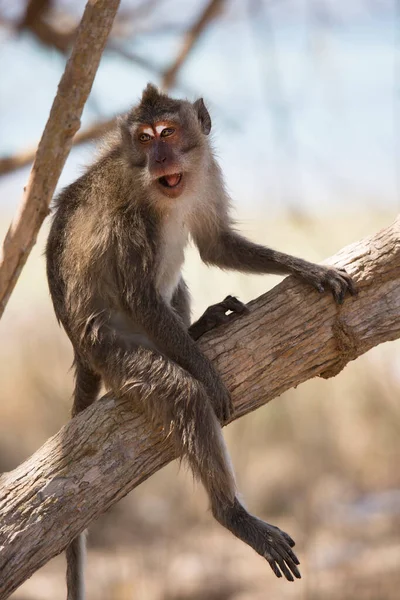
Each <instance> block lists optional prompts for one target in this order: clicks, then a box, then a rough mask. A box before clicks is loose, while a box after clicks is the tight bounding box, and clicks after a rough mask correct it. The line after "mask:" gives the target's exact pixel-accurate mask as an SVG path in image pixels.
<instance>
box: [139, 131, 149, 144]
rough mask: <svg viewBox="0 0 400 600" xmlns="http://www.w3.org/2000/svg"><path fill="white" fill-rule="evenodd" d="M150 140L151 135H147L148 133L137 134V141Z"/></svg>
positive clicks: (144, 141)
mask: <svg viewBox="0 0 400 600" xmlns="http://www.w3.org/2000/svg"><path fill="white" fill-rule="evenodd" d="M150 140H151V135H149V134H148V133H141V134H140V135H139V141H140V142H142V143H146V142H149V141H150Z"/></svg>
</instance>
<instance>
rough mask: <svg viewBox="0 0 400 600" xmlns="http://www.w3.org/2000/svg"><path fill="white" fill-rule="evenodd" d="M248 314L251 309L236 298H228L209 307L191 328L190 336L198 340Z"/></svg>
mask: <svg viewBox="0 0 400 600" xmlns="http://www.w3.org/2000/svg"><path fill="white" fill-rule="evenodd" d="M248 312H249V309H248V308H247V306H246V305H245V304H243V302H241V301H240V300H238V299H237V298H235V296H227V297H226V298H225V300H222V302H218V304H213V305H212V306H209V307H208V308H207V309H206V310H205V312H204V314H203V315H202V316H201V317H200V319H199V320H198V321H196V322H195V323H193V325H191V326H190V327H189V334H190V335H191V337H192V338H193V339H194V340H198V339H199V338H200V337H201V336H202V335H204V334H205V333H207V331H211V329H215V327H219V326H220V325H224V324H225V323H229V321H231V320H232V318H233V317H234V316H236V315H243V314H247V313H248ZM227 313H228V314H227Z"/></svg>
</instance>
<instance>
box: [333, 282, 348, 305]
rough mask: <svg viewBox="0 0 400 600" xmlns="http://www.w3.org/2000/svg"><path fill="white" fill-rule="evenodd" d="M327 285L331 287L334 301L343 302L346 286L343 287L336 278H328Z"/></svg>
mask: <svg viewBox="0 0 400 600" xmlns="http://www.w3.org/2000/svg"><path fill="white" fill-rule="evenodd" d="M329 287H330V288H331V291H332V295H333V298H334V300H335V302H336V303H337V304H343V301H344V295H345V293H346V288H344V287H343V286H342V285H341V284H340V283H339V281H338V280H337V279H330V280H329Z"/></svg>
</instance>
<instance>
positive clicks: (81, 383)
mask: <svg viewBox="0 0 400 600" xmlns="http://www.w3.org/2000/svg"><path fill="white" fill-rule="evenodd" d="M74 366H75V392H74V403H73V407H72V416H75V415H77V414H79V413H80V412H82V411H83V410H84V409H85V408H87V407H88V406H90V404H92V402H94V401H95V400H96V397H97V395H98V392H99V389H100V385H101V378H100V376H99V375H98V374H97V373H95V372H94V371H92V370H91V369H90V368H89V367H88V365H86V364H85V363H84V362H83V361H82V360H80V359H79V357H78V356H77V355H75V360H74ZM65 553H66V558H67V600H84V598H85V581H84V571H85V568H84V567H85V557H86V531H84V532H83V533H81V534H80V535H78V536H77V537H76V538H75V539H74V540H72V542H71V543H70V545H69V546H68V548H67V549H66V551H65Z"/></svg>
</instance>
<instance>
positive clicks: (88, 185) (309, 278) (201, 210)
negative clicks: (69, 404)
mask: <svg viewBox="0 0 400 600" xmlns="http://www.w3.org/2000/svg"><path fill="white" fill-rule="evenodd" d="M210 130H211V119H210V115H209V113H208V111H207V109H206V107H205V104H204V102H203V100H202V99H199V100H197V101H196V102H194V103H191V102H188V101H186V100H176V99H173V98H170V97H169V96H167V95H165V94H163V93H160V92H159V91H158V90H157V89H156V88H155V87H154V86H153V85H150V84H149V85H148V86H147V87H146V89H145V90H144V92H143V95H142V98H141V101H140V103H139V104H138V105H137V106H135V107H134V108H133V109H132V110H131V111H130V112H129V113H128V114H127V115H126V116H125V117H123V118H121V119H120V122H119V125H118V127H117V128H116V131H115V132H114V134H113V135H112V136H111V138H110V139H109V141H108V142H107V144H106V147H105V148H104V151H103V153H102V155H101V157H100V158H99V159H98V160H97V161H96V162H95V163H94V164H93V165H92V166H91V167H90V168H89V169H88V170H87V171H86V173H85V174H84V175H82V177H80V178H79V179H78V180H77V181H75V182H74V183H72V184H71V185H69V186H68V187H67V188H66V189H64V190H63V191H62V192H61V194H60V195H59V196H58V198H57V200H56V213H55V217H54V220H53V223H52V227H51V232H50V236H49V239H48V243H47V249H46V255H47V274H48V280H49V286H50V291H51V296H52V299H53V303H54V309H55V312H56V315H57V318H58V319H59V321H61V323H62V325H63V326H64V328H65V331H66V332H67V334H68V336H69V338H70V340H71V342H72V344H73V347H74V353H75V361H74V365H75V375H76V385H75V392H74V404H73V409H72V414H73V415H76V414H77V413H79V412H80V411H82V410H84V409H85V408H86V407H87V406H89V405H90V404H91V403H92V402H93V401H94V400H95V399H96V398H97V395H98V393H99V389H100V385H101V383H103V384H104V385H105V387H106V388H107V389H108V390H110V391H112V393H113V394H115V395H116V396H122V395H129V394H131V395H132V394H133V391H134V398H136V399H138V398H140V400H136V401H137V402H140V404H141V409H142V410H143V411H144V412H145V413H146V414H147V415H148V417H149V419H150V420H151V421H152V422H156V423H161V424H162V426H163V427H164V430H165V431H166V433H167V432H170V431H172V432H173V439H174V442H175V445H176V449H177V453H178V454H179V455H180V456H183V457H185V458H186V460H187V461H188V463H189V465H190V467H191V469H192V470H193V473H194V474H195V475H196V476H197V477H198V478H199V479H200V480H201V482H202V483H203V485H204V487H205V489H206V490H207V492H208V495H209V499H210V505H211V510H212V514H213V515H214V517H215V518H216V520H217V521H218V522H219V523H221V525H223V526H224V527H226V528H227V529H229V531H231V532H232V533H233V534H234V535H235V536H236V537H237V538H239V539H240V540H243V541H244V542H245V543H246V544H248V545H249V546H251V547H252V548H254V550H255V551H256V552H258V553H259V554H260V555H261V556H263V557H264V558H265V559H266V560H267V561H268V563H269V565H270V566H271V568H272V570H273V571H274V573H275V575H276V576H277V577H282V575H284V576H285V577H286V579H288V580H289V581H293V578H294V577H296V578H300V573H299V570H298V568H297V565H298V564H299V561H298V559H297V558H296V556H295V554H294V552H293V550H292V547H293V546H294V541H293V540H292V538H291V537H290V536H289V535H288V534H286V533H284V532H283V531H281V530H280V529H278V528H277V527H275V526H273V525H269V524H268V523H264V522H263V521H261V520H260V519H258V518H256V517H255V516H253V515H251V514H249V513H248V512H247V510H246V509H245V508H244V506H243V505H242V504H241V502H240V500H239V498H238V495H237V492H236V486H235V478H234V474H233V472H232V467H231V465H230V461H229V457H228V454H227V450H226V447H225V444H224V441H223V437H222V434H221V426H220V423H225V422H227V421H228V420H229V419H230V417H231V415H232V412H233V406H232V402H231V397H230V395H229V392H228V390H227V389H226V387H225V385H224V383H223V381H222V380H221V378H220V377H219V375H218V373H217V371H216V370H215V368H214V367H213V365H212V364H211V362H210V361H209V360H208V359H207V358H206V357H205V356H204V355H203V354H202V353H201V352H200V351H199V349H198V347H197V345H196V343H195V341H194V339H196V338H197V337H199V335H201V334H202V332H203V331H204V330H207V329H208V328H209V327H210V326H211V327H212V326H213V325H215V324H216V323H218V321H219V320H220V321H224V320H225V319H226V316H225V312H227V311H228V310H233V311H235V312H241V311H242V310H244V307H243V305H241V304H240V303H239V302H237V301H236V300H235V299H234V298H232V297H228V298H227V299H226V300H225V301H224V302H223V303H221V304H220V305H216V306H215V307H214V308H212V309H211V310H210V309H209V310H208V312H207V311H206V315H205V317H204V318H203V319H202V320H201V319H200V321H199V323H197V324H194V325H192V326H191V327H190V302H189V295H188V290H187V287H186V285H185V282H184V280H183V278H182V274H181V268H182V264H183V261H184V250H185V246H186V244H187V243H188V238H189V236H190V237H191V238H192V239H193V241H194V243H195V244H196V246H197V247H198V249H199V252H200V255H201V258H202V259H203V261H204V262H205V263H207V264H210V265H217V266H218V267H221V268H223V269H236V270H239V271H244V272H247V273H276V274H280V275H286V274H293V275H295V276H296V277H298V278H300V279H302V280H304V281H306V282H307V283H309V284H311V285H313V286H314V287H315V288H317V290H319V291H321V292H322V291H324V290H331V291H332V293H333V296H334V298H335V300H336V301H337V302H339V303H342V302H343V300H344V297H345V294H346V292H349V293H350V294H354V293H355V291H356V290H355V287H354V284H353V282H352V280H351V278H350V277H349V276H348V275H347V274H346V272H345V271H342V270H338V269H335V268H332V267H327V266H321V265H316V264H312V263H310V262H307V261H305V260H301V259H299V258H294V257H293V256H288V255H287V254H282V253H281V252H277V251H275V250H271V249H270V248H267V247H264V246H261V245H258V244H254V243H252V242H250V241H248V240H247V239H245V238H244V237H242V236H241V235H239V234H238V233H237V232H236V231H235V230H234V229H233V223H232V219H231V217H230V216H229V197H228V195H227V193H226V191H225V188H224V182H223V178H222V175H221V171H220V168H219V166H218V164H217V162H216V159H215V157H214V154H213V152H212V149H211V146H210V143H209V138H208V137H207V136H208V134H209V133H210ZM213 315H214V317H215V318H214V317H213ZM218 315H219V316H218ZM83 554H84V543H83V538H82V536H80V537H79V538H77V539H76V540H75V541H73V542H72V544H71V545H70V546H69V548H68V549H67V563H68V569H67V584H68V600H82V599H83V597H84V593H83V573H82V557H83Z"/></svg>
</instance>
